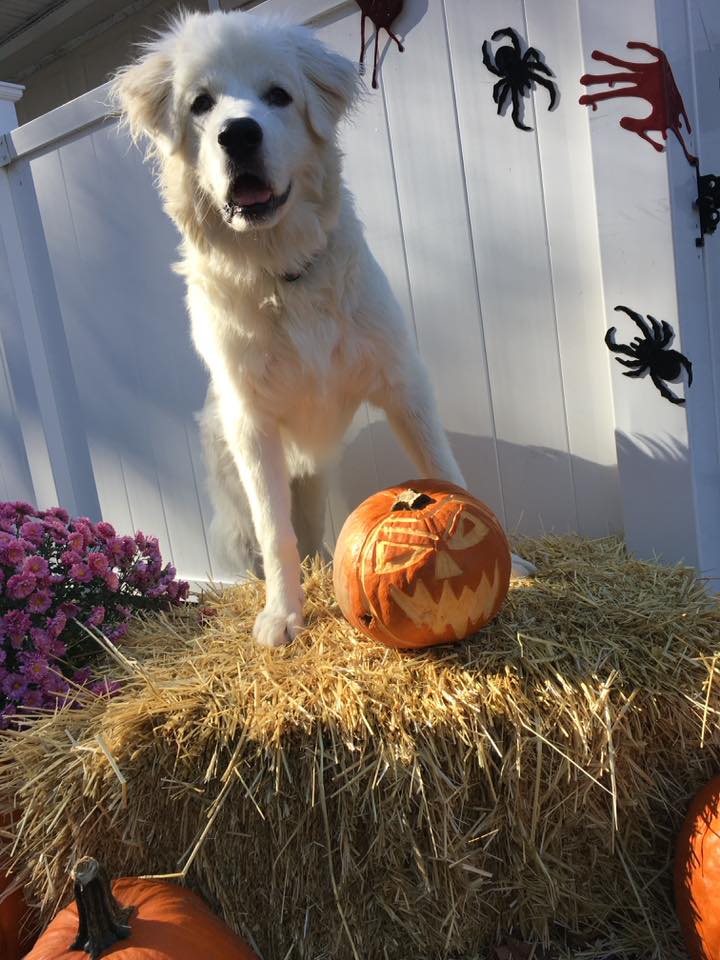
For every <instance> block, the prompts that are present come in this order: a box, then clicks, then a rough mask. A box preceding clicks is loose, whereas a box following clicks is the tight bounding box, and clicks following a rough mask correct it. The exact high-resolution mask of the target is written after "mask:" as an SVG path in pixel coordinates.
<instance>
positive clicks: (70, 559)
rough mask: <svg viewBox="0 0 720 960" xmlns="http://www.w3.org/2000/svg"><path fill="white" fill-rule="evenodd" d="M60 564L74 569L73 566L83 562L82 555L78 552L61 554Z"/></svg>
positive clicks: (72, 551)
mask: <svg viewBox="0 0 720 960" xmlns="http://www.w3.org/2000/svg"><path fill="white" fill-rule="evenodd" d="M60 562H61V563H63V564H64V565H65V566H66V567H72V565H73V564H75V563H81V562H82V554H81V553H78V551H77V550H65V552H64V553H61V554H60Z"/></svg>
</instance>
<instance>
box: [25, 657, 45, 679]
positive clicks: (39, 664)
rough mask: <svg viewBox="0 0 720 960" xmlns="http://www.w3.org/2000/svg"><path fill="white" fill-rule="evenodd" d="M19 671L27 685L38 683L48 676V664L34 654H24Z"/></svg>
mask: <svg viewBox="0 0 720 960" xmlns="http://www.w3.org/2000/svg"><path fill="white" fill-rule="evenodd" d="M20 671H21V673H22V674H23V675H24V676H25V677H26V678H27V680H28V682H29V683H40V682H41V681H42V680H44V679H45V677H46V676H47V674H48V662H47V660H46V659H45V658H44V657H41V656H39V655H38V654H36V653H30V654H26V655H25V656H24V657H23V664H22V666H21V667H20Z"/></svg>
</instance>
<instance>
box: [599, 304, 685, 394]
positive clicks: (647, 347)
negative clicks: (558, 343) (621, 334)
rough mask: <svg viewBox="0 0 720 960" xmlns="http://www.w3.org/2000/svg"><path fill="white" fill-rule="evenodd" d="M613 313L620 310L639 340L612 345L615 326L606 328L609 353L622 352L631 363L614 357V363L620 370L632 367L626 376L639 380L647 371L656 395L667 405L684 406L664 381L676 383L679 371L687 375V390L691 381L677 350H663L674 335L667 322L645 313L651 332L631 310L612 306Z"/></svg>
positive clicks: (637, 314)
mask: <svg viewBox="0 0 720 960" xmlns="http://www.w3.org/2000/svg"><path fill="white" fill-rule="evenodd" d="M615 309H616V310H622V312H623V313H626V314H627V315H628V316H629V317H630V319H631V320H634V321H635V323H636V324H637V325H638V327H640V330H641V331H642V337H635V339H634V340H633V341H632V343H629V344H624V343H615V327H610V329H609V330H608V332H607V333H606V334H605V343H606V344H607V345H608V347H609V348H610V349H611V350H612V352H613V353H624V354H625V355H626V356H628V357H632V358H633V359H632V360H623V359H621V358H620V357H615V359H616V360H617V362H618V363H621V364H622V365H623V366H624V367H633V368H634V369H632V370H626V371H625V373H624V376H626V377H641V376H642V375H643V374H644V373H645V372H646V371H648V370H649V371H650V379H651V380H652V382H653V383H654V384H655V386H656V387H657V388H658V390H659V391H660V393H661V394H662V395H663V397H665V399H666V400H669V401H670V403H685V400H684V399H683V398H682V397H677V396H675V394H674V393H673V392H672V390H670V389H668V387H667V386H666V384H665V381H666V380H670V381H672V380H677V379H678V377H679V376H680V374H681V373H682V370H683V368H684V369H685V371H686V373H687V375H688V387H689V386H690V385H691V383H692V381H693V374H692V363H690V361H689V360H688V358H687V357H685V356H683V354H682V353H678V351H677V350H667V349H666V347H667V345H668V344H669V343H670V342H671V340H672V339H673V337H674V336H675V332H674V330H673V328H672V327H671V326H670V324H669V323H666V322H665V321H664V320H663V321H662V322H660V323H658V321H657V320H656V319H655V317H651V316H650V314H648V320H649V321H650V323H651V325H652V329H651V328H650V327H649V326H648V324H647V323H646V322H645V320H643V318H642V317H641V316H640V314H639V313H636V312H635V311H634V310H631V309H630V308H629V307H615Z"/></svg>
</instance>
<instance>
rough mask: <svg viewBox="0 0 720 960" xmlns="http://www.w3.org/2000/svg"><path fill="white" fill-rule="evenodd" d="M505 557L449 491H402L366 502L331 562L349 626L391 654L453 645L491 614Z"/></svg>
mask: <svg viewBox="0 0 720 960" xmlns="http://www.w3.org/2000/svg"><path fill="white" fill-rule="evenodd" d="M509 578H510V550H509V547H508V544H507V540H506V538H505V535H504V533H503V531H502V529H501V527H500V525H499V524H498V522H497V520H496V518H495V516H494V515H493V513H492V512H491V511H490V510H489V509H488V508H487V507H486V506H485V505H484V504H483V503H481V502H480V501H479V500H476V499H475V498H474V497H471V496H470V494H468V493H467V492H466V491H464V490H461V489H460V488H459V487H454V486H452V485H451V484H443V483H438V482H433V481H411V483H409V484H408V485H407V487H393V488H391V489H389V490H385V491H382V492H381V493H378V494H376V495H375V496H374V497H371V498H369V500H366V501H365V503H363V504H361V506H360V507H358V509H357V510H356V511H355V513H354V514H352V515H351V517H350V518H348V521H347V522H346V524H345V527H343V530H342V532H341V534H340V538H339V540H338V545H337V548H336V553H335V591H336V595H337V598H338V602H339V604H340V607H341V609H342V610H343V612H344V613H345V616H346V617H347V618H348V619H349V620H350V622H351V623H353V624H355V625H356V626H358V627H359V628H360V629H361V630H363V631H364V632H365V633H368V634H369V635H371V636H373V637H375V638H377V639H379V640H382V641H383V642H385V643H387V644H389V645H391V646H398V647H418V646H427V645H430V644H433V643H445V642H448V641H452V640H460V639H462V638H463V637H465V636H467V635H468V634H469V633H471V632H473V631H474V630H477V629H478V628H479V627H481V626H483V625H484V624H486V623H487V622H488V621H489V620H491V619H492V617H493V616H494V615H495V614H496V613H497V611H498V609H499V607H500V605H501V604H502V601H503V600H504V599H505V595H506V593H507V588H508V583H509Z"/></svg>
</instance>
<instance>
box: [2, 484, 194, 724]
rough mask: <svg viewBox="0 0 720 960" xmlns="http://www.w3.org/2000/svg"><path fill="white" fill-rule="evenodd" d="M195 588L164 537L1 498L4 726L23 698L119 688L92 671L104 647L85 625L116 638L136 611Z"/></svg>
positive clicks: (46, 699)
mask: <svg viewBox="0 0 720 960" xmlns="http://www.w3.org/2000/svg"><path fill="white" fill-rule="evenodd" d="M187 594H188V584H187V583H185V582H184V581H181V580H176V579H175V568H174V567H173V566H172V565H171V564H167V565H166V566H163V565H162V558H161V556H160V548H159V545H158V541H157V538H155V537H148V536H145V534H143V533H136V534H135V536H134V537H129V536H124V537H121V536H118V535H117V534H116V533H115V530H114V529H113V527H112V526H111V525H110V524H109V523H103V522H101V523H93V522H92V521H91V520H89V519H88V518H87V517H77V518H75V519H71V518H70V517H69V516H68V513H67V512H66V511H65V510H63V509H61V508H59V507H54V508H52V509H50V510H36V509H35V508H34V507H32V506H30V504H29V503H22V502H18V503H0V727H7V726H8V725H9V723H10V718H11V717H12V716H15V715H17V714H18V712H19V711H20V710H21V709H22V708H23V707H24V708H26V709H34V708H43V707H54V706H56V705H57V703H58V701H60V702H63V701H64V700H66V699H67V698H68V695H69V694H70V693H71V692H72V690H73V689H75V688H76V687H77V686H85V687H88V688H89V689H90V690H91V691H92V692H94V693H97V694H102V693H105V692H108V693H109V692H112V688H113V684H112V683H111V682H109V681H107V680H98V679H97V678H95V679H93V676H92V660H93V657H94V656H96V655H97V653H98V651H99V649H100V648H99V646H98V644H97V643H96V642H95V641H94V640H93V639H92V637H91V636H90V635H89V634H88V632H87V631H86V630H84V629H83V626H82V625H83V624H84V625H85V626H87V627H97V628H99V629H101V630H102V632H103V633H104V634H105V636H106V637H108V638H109V639H110V640H112V641H113V642H117V641H118V640H121V639H122V637H123V636H124V635H125V633H126V632H127V629H128V621H129V620H130V617H131V615H132V613H133V612H134V611H137V610H154V609H158V608H160V607H162V606H167V604H169V603H171V604H173V603H179V602H180V601H182V600H184V599H185V598H186V597H187Z"/></svg>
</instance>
